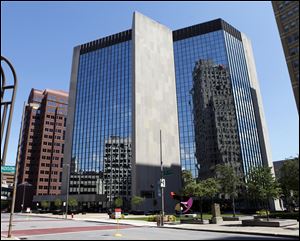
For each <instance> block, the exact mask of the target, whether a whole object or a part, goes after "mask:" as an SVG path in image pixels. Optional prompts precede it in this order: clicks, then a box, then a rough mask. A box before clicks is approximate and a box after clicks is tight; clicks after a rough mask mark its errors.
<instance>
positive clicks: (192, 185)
mask: <svg viewBox="0 0 300 241" xmlns="http://www.w3.org/2000/svg"><path fill="white" fill-rule="evenodd" d="M182 177H183V189H182V191H181V192H182V194H183V195H185V196H190V197H198V198H199V199H200V203H199V204H200V216H201V220H203V211H202V203H203V202H202V201H203V198H204V197H210V198H211V199H213V197H214V196H215V195H216V194H217V193H218V191H219V187H218V182H217V180H216V179H214V178H208V179H206V180H202V181H200V180H198V181H196V180H195V179H193V177H192V174H191V172H189V171H183V173H182Z"/></svg>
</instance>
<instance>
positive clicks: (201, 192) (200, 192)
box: [194, 181, 208, 221]
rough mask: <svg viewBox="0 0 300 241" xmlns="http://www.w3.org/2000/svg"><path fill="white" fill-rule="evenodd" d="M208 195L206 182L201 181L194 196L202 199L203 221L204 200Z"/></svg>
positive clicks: (201, 215) (201, 213) (201, 214)
mask: <svg viewBox="0 0 300 241" xmlns="http://www.w3.org/2000/svg"><path fill="white" fill-rule="evenodd" d="M207 194H208V188H207V186H206V182H205V181H199V182H198V183H197V184H196V186H195V190H194V196H195V197H198V198H199V199H200V218H201V221H203V210H202V200H203V197H205V196H206V195H207Z"/></svg>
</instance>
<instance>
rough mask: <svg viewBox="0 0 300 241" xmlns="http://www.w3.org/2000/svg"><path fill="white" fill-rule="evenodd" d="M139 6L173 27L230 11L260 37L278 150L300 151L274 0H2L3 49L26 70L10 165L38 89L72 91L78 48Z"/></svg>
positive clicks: (265, 95) (255, 42) (263, 82)
mask: <svg viewBox="0 0 300 241" xmlns="http://www.w3.org/2000/svg"><path fill="white" fill-rule="evenodd" d="M133 11H138V12H140V13H142V14H144V15H146V16H148V17H150V18H152V19H154V20H155V21H157V22H159V23H161V24H164V25H166V26H167V27H168V28H170V29H172V30H176V29H179V28H183V27H187V26H190V25H194V24H198V23H202V22H206V21H209V20H212V19H216V18H222V19H224V20H225V21H227V22H228V23H229V24H231V25H232V26H234V27H235V28H237V29H238V30H240V31H241V32H243V33H245V34H246V35H247V36H248V38H250V39H251V41H252V47H253V52H254V57H255V62H256V68H257V73H258V78H259V82H260V88H261V94H262V99H263V106H264V111H265V117H266V122H267V125H268V133H269V139H270V146H271V152H272V160H273V161H278V160H283V159H286V158H289V157H294V156H296V155H298V154H299V115H298V112H297V107H296V104H295V100H294V96H293V92H292V87H291V83H290V78H289V74H288V70H287V66H286V62H285V58H284V53H283V49H282V45H281V42H280V37H279V33H278V29H277V25H276V21H275V17H274V13H273V9H272V4H271V2H270V1H257V2H253V1H251V2H247V1H240V2H230V1H228V2H218V1H215V2H214V1H198V2H196V1H191V2H188V1H182V2H180V1H176V2H170V1H166V2H159V1H158V2H154V1H153V2H143V1H138V2H137V1H128V2H117V1H116V2H112V1H109V2H88V1H84V2H64V1H59V2H44V1H43V2H37V1H34V2H25V1H20V2H13V1H12V2H6V1H4V2H3V1H1V55H2V56H5V57H6V58H8V59H9V60H10V61H11V62H12V64H13V65H14V67H15V70H16V72H17V76H18V81H19V84H18V90H17V97H16V104H15V110H14V114H13V121H12V127H11V135H10V141H9V148H8V153H7V159H6V160H7V161H6V165H14V164H15V160H16V152H17V143H18V136H19V130H20V126H21V116H22V106H23V103H24V101H27V99H28V96H29V93H30V90H31V88H35V89H40V90H44V89H59V90H65V91H69V82H70V73H71V62H72V52H73V47H75V46H77V45H80V44H83V43H86V42H89V41H92V40H96V39H99V38H101V37H105V36H108V35H111V34H114V33H118V32H121V31H124V30H127V29H130V28H131V24H132V14H133Z"/></svg>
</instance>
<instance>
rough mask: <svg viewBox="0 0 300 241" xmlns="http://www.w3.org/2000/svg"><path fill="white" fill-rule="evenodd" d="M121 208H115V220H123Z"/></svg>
mask: <svg viewBox="0 0 300 241" xmlns="http://www.w3.org/2000/svg"><path fill="white" fill-rule="evenodd" d="M121 212H122V210H121V208H115V218H116V219H118V218H121Z"/></svg>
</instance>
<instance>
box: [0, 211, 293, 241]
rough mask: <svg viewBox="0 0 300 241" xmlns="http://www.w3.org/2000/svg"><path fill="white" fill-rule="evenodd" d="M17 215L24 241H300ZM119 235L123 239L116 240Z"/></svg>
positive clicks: (5, 218) (5, 217)
mask: <svg viewBox="0 0 300 241" xmlns="http://www.w3.org/2000/svg"><path fill="white" fill-rule="evenodd" d="M8 223H9V214H1V239H2V237H7V230H8ZM117 227H118V226H117V225H115V224H107V223H98V222H88V221H78V220H64V219H54V218H48V217H47V218H46V217H32V216H31V217H29V216H20V215H17V214H16V215H14V222H13V236H14V237H17V238H19V239H22V240H105V239H106V240H111V239H120V240H226V239H228V240H296V239H292V238H282V237H272V236H258V235H245V234H230V233H221V232H205V231H191V230H177V229H169V228H157V227H135V226H131V225H119V231H118V230H117ZM116 233H119V234H121V235H122V236H121V237H116V236H115V234H116Z"/></svg>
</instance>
